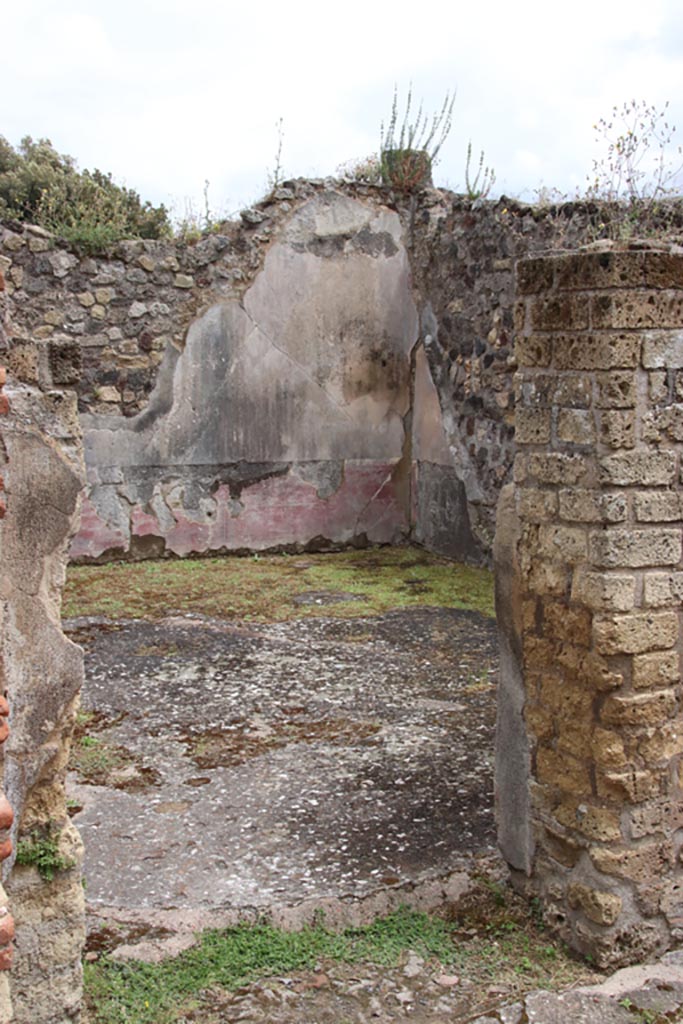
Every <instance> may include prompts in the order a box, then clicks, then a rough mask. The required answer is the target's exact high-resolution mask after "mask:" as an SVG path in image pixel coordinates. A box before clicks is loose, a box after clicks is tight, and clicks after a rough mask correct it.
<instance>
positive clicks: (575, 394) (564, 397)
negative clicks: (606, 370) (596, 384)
mask: <svg viewBox="0 0 683 1024" xmlns="http://www.w3.org/2000/svg"><path fill="white" fill-rule="evenodd" d="M554 381H555V389H554V393H553V396H552V401H553V404H554V405H558V406H568V407H570V408H572V409H587V408H588V407H589V406H590V405H591V404H592V401H593V389H592V386H591V380H590V377H587V376H586V374H585V373H581V374H575V375H569V374H566V373H565V374H562V375H561V376H560V377H559V378H558V377H557V375H555V377H554Z"/></svg>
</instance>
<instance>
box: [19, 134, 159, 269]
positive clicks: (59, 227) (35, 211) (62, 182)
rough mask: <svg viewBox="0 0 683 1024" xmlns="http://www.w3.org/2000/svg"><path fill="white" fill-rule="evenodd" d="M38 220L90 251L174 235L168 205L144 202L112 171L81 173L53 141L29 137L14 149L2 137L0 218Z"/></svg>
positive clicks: (55, 232)
mask: <svg viewBox="0 0 683 1024" xmlns="http://www.w3.org/2000/svg"><path fill="white" fill-rule="evenodd" d="M2 217H5V218H13V219H15V220H19V221H26V222H29V223H33V224H39V225H41V226H42V227H44V228H47V229H48V230H49V231H52V232H53V233H54V234H56V235H59V236H60V237H62V238H65V239H67V241H70V242H72V243H73V244H75V245H76V246H78V247H80V248H82V249H85V250H86V251H101V250H103V249H106V248H107V247H108V246H110V245H111V244H112V243H114V242H117V241H119V240H120V239H122V238H162V237H165V236H167V235H169V234H170V231H171V225H170V222H169V218H168V214H167V211H166V208H165V207H164V206H163V205H161V206H153V205H152V204H151V203H149V202H145V203H143V202H142V201H141V199H140V196H139V195H138V193H137V192H135V191H134V189H129V188H125V187H123V186H122V185H117V184H116V182H115V181H114V180H113V178H112V176H111V174H105V173H104V172H102V171H99V170H94V171H88V170H85V171H79V170H78V168H77V166H76V162H75V161H74V159H73V158H72V157H70V156H64V155H62V154H60V153H58V152H57V151H56V150H55V149H54V147H53V145H52V143H51V142H50V141H49V139H39V140H38V141H37V142H34V141H33V139H32V138H31V137H30V136H26V138H24V139H22V141H21V142H20V144H19V146H18V147H17V149H14V148H13V147H12V146H11V145H10V144H9V142H7V140H6V139H4V138H3V137H2V136H0V218H2Z"/></svg>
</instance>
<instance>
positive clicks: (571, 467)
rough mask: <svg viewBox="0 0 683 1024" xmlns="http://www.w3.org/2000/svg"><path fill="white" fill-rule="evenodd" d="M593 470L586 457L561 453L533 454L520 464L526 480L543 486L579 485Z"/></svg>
mask: <svg viewBox="0 0 683 1024" xmlns="http://www.w3.org/2000/svg"><path fill="white" fill-rule="evenodd" d="M591 468H592V463H591V461H590V460H589V459H587V458H586V457H585V456H584V455H564V454H562V453H560V452H533V453H532V454H530V455H528V456H527V457H526V459H525V461H524V462H520V469H521V470H522V471H523V472H524V474H525V476H524V479H528V478H532V479H536V480H537V481H538V482H539V483H541V484H564V485H565V486H566V485H568V484H578V483H581V482H582V481H583V480H584V478H585V477H586V476H587V475H588V473H589V472H590V470H591ZM515 469H516V470H517V462H516V460H515Z"/></svg>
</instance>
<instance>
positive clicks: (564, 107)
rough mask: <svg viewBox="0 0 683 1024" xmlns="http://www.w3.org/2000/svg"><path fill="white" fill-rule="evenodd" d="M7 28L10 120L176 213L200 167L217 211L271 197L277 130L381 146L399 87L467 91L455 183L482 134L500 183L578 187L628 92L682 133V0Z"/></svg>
mask: <svg viewBox="0 0 683 1024" xmlns="http://www.w3.org/2000/svg"><path fill="white" fill-rule="evenodd" d="M0 40H1V42H2V63H1V64H0V113H1V117H0V135H4V137H5V138H6V139H7V140H8V141H9V142H10V143H12V144H13V145H17V144H18V142H19V141H20V140H21V138H22V137H23V136H25V135H31V136H33V137H34V138H42V137H46V138H49V139H50V140H51V141H52V143H53V145H54V146H55V147H56V148H57V149H58V150H59V151H60V152H61V153H68V154H70V155H71V156H73V157H75V158H76V160H77V162H78V165H79V167H80V168H82V169H83V168H91V169H92V168H95V167H97V168H99V169H100V170H103V171H110V172H111V173H112V174H113V176H114V178H115V180H117V181H118V182H119V183H121V184H126V185H127V186H128V187H129V188H134V189H135V190H136V191H138V192H139V193H140V195H141V196H142V198H143V199H149V200H151V201H152V202H154V203H160V202H163V203H165V204H166V205H167V206H170V207H171V208H172V210H173V213H174V215H175V216H176V217H177V218H179V217H182V216H184V215H185V214H186V213H187V212H188V211H190V210H194V211H195V212H197V213H201V211H202V210H203V202H204V201H203V198H202V195H203V190H204V183H205V181H208V182H209V186H208V198H209V206H210V209H211V213H212V215H213V216H214V217H217V216H225V215H229V214H233V213H235V212H237V211H239V210H240V209H241V208H243V207H244V206H247V205H249V204H250V203H251V202H253V201H255V200H256V199H258V198H259V197H260V196H262V195H263V194H264V192H265V191H266V189H267V186H268V181H269V176H271V177H272V175H273V172H274V171H275V167H276V163H277V151H278V145H279V142H280V140H281V143H282V146H281V156H280V164H281V170H282V173H283V175H284V177H297V176H300V175H305V176H317V177H323V176H326V175H331V174H334V173H335V171H336V170H337V168H338V167H339V166H340V165H342V164H345V163H347V162H348V161H353V160H361V159H363V158H364V157H366V156H368V155H370V154H372V153H374V152H376V151H377V149H378V147H379V139H380V125H381V123H382V121H386V120H387V119H388V117H389V115H390V112H391V105H392V98H393V94H394V88H397V90H398V95H399V108H400V109H402V105H403V103H404V101H405V99H406V97H407V94H408V90H409V88H410V87H411V86H412V95H413V102H414V103H416V102H417V101H418V100H421V101H422V103H423V107H424V110H425V111H426V112H428V113H429V114H432V113H434V112H435V111H437V110H438V109H440V107H441V106H442V103H443V100H444V97H445V95H446V93H447V92H450V93H451V94H452V93H453V92H455V94H456V98H455V105H454V108H453V128H452V131H451V133H450V135H449V137H448V139H447V141H446V143H445V144H444V146H443V148H442V150H441V154H440V159H439V163H438V165H437V166H436V168H435V171H434V178H435V182H436V184H439V185H444V186H448V187H450V188H453V189H456V190H458V189H462V188H463V186H464V182H465V158H466V152H467V145H468V142H470V141H471V143H472V148H473V153H474V155H475V160H476V158H477V157H478V154H479V153H480V151H482V150H483V151H484V153H485V162H486V164H487V165H491V166H492V167H493V168H494V169H495V172H496V179H497V180H496V184H495V187H494V191H493V194H505V195H508V196H517V197H521V198H526V199H533V198H534V195H535V192H536V190H538V189H543V188H546V189H552V188H554V189H558V190H559V191H560V192H563V193H567V194H569V195H572V194H574V193H575V191H576V189H577V188H578V189H581V188H583V187H585V184H586V182H587V178H588V176H589V175H590V173H591V168H592V161H593V159H596V158H597V159H599V158H600V156H601V155H602V151H601V150H600V148H599V146H598V144H597V142H596V139H595V131H594V127H593V126H594V125H595V124H596V123H598V121H599V119H600V118H601V117H605V118H608V117H609V115H610V112H611V110H612V108H613V107H614V106H615V105H617V106H621V105H622V104H623V103H624V102H626V101H629V100H632V99H635V100H637V101H641V100H642V101H647V102H648V103H649V104H652V105H654V106H655V107H656V108H657V109H658V110H661V109H663V107H664V104H665V103H666V102H667V100H668V101H670V106H669V108H668V111H667V116H668V120H669V121H670V123H673V124H675V125H678V134H680V136H681V139H680V140H679V141H680V142H682V143H683V3H681V0H648V2H647V3H645V2H643V0H573V2H572V3H569V4H561V5H560V4H557V3H555V4H553V3H549V2H548V0H543V2H540V0H515V2H509V0H508V2H501V0H487V2H485V3H476V2H474V0H468V2H467V3H463V2H462V0H449V2H441V0H423V2H422V3H419V2H412V3H406V2H405V0H394V2H393V3H389V2H386V0H363V2H361V0H343V2H341V3H336V4H331V3H323V2H321V0H317V2H315V3H313V2H311V0H295V2H290V3H282V2H278V3H274V2H272V0H260V2H257V3H254V2H251V3H250V2H249V0H240V2H239V3H234V2H233V0H223V2H220V0H183V2H182V3H181V2H178V0H163V2H162V0H137V2H133V0H117V2H116V3H112V2H111V0H108V2H107V3H102V2H100V0H23V2H22V3H13V4H7V5H4V9H3V11H2V14H1V15H0ZM278 125H280V126H281V127H280V130H278ZM674 138H675V139H676V138H677V135H676V136H674Z"/></svg>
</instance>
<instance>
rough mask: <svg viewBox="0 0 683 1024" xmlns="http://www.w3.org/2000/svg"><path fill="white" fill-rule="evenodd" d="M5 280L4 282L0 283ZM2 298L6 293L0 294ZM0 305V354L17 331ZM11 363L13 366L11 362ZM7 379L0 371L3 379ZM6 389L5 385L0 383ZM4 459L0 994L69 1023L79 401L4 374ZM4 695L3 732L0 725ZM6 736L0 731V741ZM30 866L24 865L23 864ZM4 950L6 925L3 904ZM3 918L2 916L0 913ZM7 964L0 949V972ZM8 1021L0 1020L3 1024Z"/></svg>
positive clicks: (77, 878) (76, 957)
mask: <svg viewBox="0 0 683 1024" xmlns="http://www.w3.org/2000/svg"><path fill="white" fill-rule="evenodd" d="M2 281H3V277H2V274H1V273H0V283H1V282H2ZM0 294H2V293H1V291H0ZM3 313H4V314H6V313H7V309H6V308H5V310H4V311H3V309H2V303H1V302H0V325H1V326H0V347H2V349H3V353H2V354H3V356H4V357H8V356H9V354H10V352H11V351H12V344H13V338H12V331H11V327H10V324H9V320H8V317H7V316H6V315H3ZM7 361H8V362H9V361H10V360H9V359H8V360H7ZM3 374H4V371H3ZM3 379H4V378H3ZM0 411H2V413H3V419H2V421H1V422H0V452H1V453H2V462H3V471H2V472H3V486H4V490H5V499H6V514H4V511H5V507H4V502H3V505H2V513H3V518H2V520H1V521H0V550H1V551H2V558H1V559H0V614H1V616H2V632H1V635H0V670H1V672H2V691H3V694H4V695H5V696H6V697H7V698H8V699H9V709H10V711H11V725H12V729H11V732H10V735H9V739H8V740H7V743H6V744H5V747H6V752H5V758H4V764H3V768H4V771H3V785H4V790H5V792H6V794H7V799H6V800H3V801H2V802H1V803H2V806H1V807H0V827H3V828H4V827H6V826H8V825H12V813H11V812H10V811H9V807H11V808H12V810H13V812H14V813H13V818H14V821H13V825H12V831H11V841H10V840H7V841H6V842H3V843H2V845H1V846H0V859H2V858H4V859H5V864H4V875H3V877H4V885H5V889H6V893H7V898H8V900H9V906H10V908H11V910H12V915H13V917H14V923H15V926H16V939H15V953H14V960H13V964H12V970H11V976H10V977H11V985H10V989H11V1002H12V1006H13V1012H10V1009H9V1000H8V999H7V998H6V993H5V992H4V991H3V989H2V986H1V984H0V1020H2V1021H9V1020H11V1021H12V1024H29V1022H30V1024H64V1022H66V1021H74V1020H77V1019H78V1015H79V1011H80V1001H81V964H80V954H81V949H82V946H83V941H84V937H85V926H84V900H83V888H82V885H81V844H80V839H79V837H78V833H77V832H76V830H75V829H74V828H73V827H72V826H71V824H70V822H69V819H68V817H67V813H66V798H65V793H64V779H65V774H66V761H67V757H68V743H69V737H70V734H71V730H72V726H73V721H74V715H75V709H76V706H77V702H78V697H79V692H80V688H81V683H82V676H83V667H82V651H81V649H80V648H79V647H77V646H76V645H75V644H73V643H71V642H70V641H69V640H67V639H66V638H65V637H64V635H63V634H62V631H61V625H60V606H61V588H62V584H63V581H64V571H65V566H66V562H67V553H68V547H69V543H70V540H71V537H72V535H73V532H74V529H75V526H76V521H77V515H78V504H79V498H80V494H81V491H82V488H83V485H84V470H83V459H82V446H81V433H80V426H79V423H78V415H77V408H76V396H75V395H74V394H73V393H72V394H67V393H64V392H62V391H57V390H55V389H53V388H52V387H50V386H49V381H48V382H45V381H41V380H40V378H39V379H38V381H37V382H36V381H35V380H29V381H25V380H24V381H22V380H19V379H17V378H16V377H12V376H10V377H9V378H8V380H7V384H6V386H5V394H4V395H1V396H0ZM5 696H3V697H2V698H0V722H4V721H5V720H6V714H7V707H6V705H5ZM5 735H6V727H5V726H4V725H0V738H2V739H4V736H5ZM27 844H33V846H34V849H35V846H36V844H42V848H43V849H45V848H46V844H49V845H50V846H52V847H53V849H54V852H55V855H57V856H59V857H61V858H62V864H63V867H64V868H65V870H59V871H57V872H56V874H55V877H54V878H53V879H52V880H45V879H44V878H43V877H41V875H40V874H39V872H38V870H37V869H36V867H35V865H32V864H30V863H26V864H24V863H22V864H18V863H16V861H15V856H16V853H17V851H18V850H19V851H23V852H26V850H27V849H28V846H27ZM29 860H30V858H29ZM0 904H2V910H0V946H1V945H3V944H4V942H5V941H6V940H7V938H8V937H9V938H11V934H10V933H11V930H12V929H11V927H10V926H11V920H12V919H11V918H8V917H7V916H6V914H7V909H6V906H5V900H4V897H3V896H2V895H1V894H0ZM3 914H4V915H5V916H2V915H3ZM9 960H10V957H9V954H8V952H7V951H6V950H4V949H3V950H0V970H1V969H3V968H6V967H7V966H8V962H9ZM3 1014H4V1016H3Z"/></svg>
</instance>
